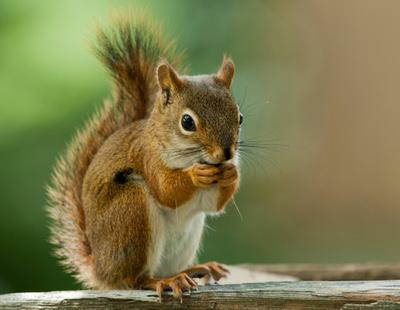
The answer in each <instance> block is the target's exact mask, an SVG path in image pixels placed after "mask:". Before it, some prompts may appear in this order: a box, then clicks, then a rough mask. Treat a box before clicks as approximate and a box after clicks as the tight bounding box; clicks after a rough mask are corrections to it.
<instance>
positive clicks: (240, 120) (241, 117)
mask: <svg viewBox="0 0 400 310" xmlns="http://www.w3.org/2000/svg"><path fill="white" fill-rule="evenodd" d="M242 123H243V114H242V113H240V115H239V124H240V125H242Z"/></svg>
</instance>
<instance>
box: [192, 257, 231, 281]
mask: <svg viewBox="0 0 400 310" xmlns="http://www.w3.org/2000/svg"><path fill="white" fill-rule="evenodd" d="M184 272H185V273H187V274H188V275H189V276H190V277H191V278H201V279H204V282H205V283H206V284H208V283H210V281H211V279H213V280H214V281H215V282H217V281H219V280H220V279H221V278H226V277H227V276H228V275H229V270H228V269H227V268H226V267H225V266H224V265H222V264H220V263H217V262H208V263H204V264H199V265H194V266H192V267H191V268H189V269H187V270H185V271H184Z"/></svg>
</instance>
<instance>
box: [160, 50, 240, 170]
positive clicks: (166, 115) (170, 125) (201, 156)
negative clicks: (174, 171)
mask: <svg viewBox="0 0 400 310" xmlns="http://www.w3.org/2000/svg"><path fill="white" fill-rule="evenodd" d="M234 70H235V67H234V64H233V62H232V60H231V59H230V58H226V57H224V60H223V63H222V65H221V67H220V69H219V70H218V72H217V73H216V74H211V75H199V76H180V75H179V74H178V73H177V72H176V71H175V70H174V69H173V68H172V67H171V66H170V65H169V64H167V63H161V64H160V65H159V66H158V68H157V78H158V84H159V86H160V97H159V98H158V100H157V105H156V108H155V110H156V113H157V121H158V120H160V122H161V123H160V125H161V127H159V128H162V130H163V131H164V130H165V132H163V133H162V134H163V138H165V136H167V139H163V140H165V141H163V145H162V148H163V150H162V154H163V158H164V160H165V161H166V162H167V164H168V166H170V167H171V168H172V167H174V168H185V167H188V166H190V165H192V164H194V163H209V164H220V163H223V162H226V161H229V160H237V144H238V139H239V131H240V125H241V123H242V120H243V117H242V115H241V114H240V111H239V107H238V105H237V104H236V103H235V101H234V99H233V97H232V94H231V90H230V88H231V83H232V80H233V75H234ZM160 130H161V129H160Z"/></svg>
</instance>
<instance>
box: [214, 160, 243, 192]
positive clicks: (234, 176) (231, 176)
mask: <svg viewBox="0 0 400 310" xmlns="http://www.w3.org/2000/svg"><path fill="white" fill-rule="evenodd" d="M238 179H239V171H238V169H237V167H236V166H235V165H234V164H225V165H224V166H223V167H222V173H221V177H220V179H219V180H218V184H219V185H220V186H222V187H228V186H230V185H232V184H234V183H235V182H237V181H238Z"/></svg>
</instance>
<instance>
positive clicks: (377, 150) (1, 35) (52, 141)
mask: <svg viewBox="0 0 400 310" xmlns="http://www.w3.org/2000/svg"><path fill="white" fill-rule="evenodd" d="M384 3H385V6H380V3H379V2H378V1H373V0H367V1H361V0H358V1H357V0H353V1H345V0H341V1H335V2H334V1H325V0H321V1H318V0H305V1H302V2H301V3H300V2H299V1H278V0H276V1H256V0H253V1H238V0H237V1H211V0H209V1H185V0H175V1H134V2H133V1H101V0H97V1H94V0H89V1H77V0H73V1H67V0H62V1H50V0H41V1H13V0H2V1H1V2H0V293H4V292H15V291H46V290H63V289H72V288H77V287H78V285H76V284H74V282H73V280H72V278H71V277H70V276H68V275H66V274H65V273H64V272H63V271H62V269H61V267H59V266H58V264H57V261H56V259H55V258H54V257H53V256H52V255H51V254H50V253H51V247H50V245H49V244H48V242H47V240H48V236H49V233H48V229H47V226H48V219H47V218H46V214H45V209H44V206H45V205H46V196H45V185H46V184H47V183H48V182H49V178H50V175H51V170H52V166H53V165H54V162H55V159H56V157H57V155H58V154H60V153H61V152H62V151H63V150H65V146H66V143H67V142H68V141H69V140H70V139H71V137H72V135H73V134H74V132H75V130H76V129H77V128H78V127H79V126H82V124H83V122H84V121H85V120H86V119H87V118H88V117H89V116H90V115H91V113H92V112H93V111H94V110H95V109H96V107H98V106H99V105H100V104H101V103H102V100H103V98H105V97H107V96H108V95H109V92H110V81H109V79H108V78H107V76H106V74H105V72H104V70H103V68H101V66H100V64H99V63H98V62H97V61H96V59H95V58H94V57H93V56H92V55H91V54H90V51H89V47H88V46H89V41H90V40H91V38H92V34H93V31H92V30H93V26H94V24H95V23H96V22H98V21H100V22H101V21H104V20H107V14H108V12H109V11H110V9H113V8H132V7H144V8H145V9H146V10H147V11H148V12H150V14H151V15H153V16H154V18H155V19H156V20H160V21H162V22H163V24H164V26H165V29H166V32H168V34H170V35H172V36H175V37H176V38H177V41H178V44H179V46H180V47H182V48H184V49H186V52H187V63H188V65H189V68H190V73H192V74H199V73H208V72H213V71H215V70H216V69H217V68H218V66H219V64H220V61H221V59H222V55H223V53H229V54H230V55H232V57H233V58H234V60H235V63H236V68H237V75H236V78H235V82H234V93H235V96H236V98H237V99H238V101H240V102H241V105H242V110H243V114H244V117H245V121H244V137H245V138H246V137H247V138H249V139H255V140H258V141H263V142H266V143H271V147H270V148H268V149H263V150H258V151H255V153H254V154H253V155H252V156H251V157H249V158H248V159H247V160H246V161H244V162H243V181H242V187H241V191H240V193H239V194H238V195H237V198H236V203H237V205H238V207H239V209H240V213H241V215H239V212H237V210H236V209H235V207H234V206H230V207H229V208H228V210H227V213H226V214H225V215H224V216H222V217H219V218H215V219H210V221H209V223H208V225H209V228H208V229H207V231H206V233H205V237H204V243H203V248H202V251H201V254H200V260H201V261H206V260H219V261H223V262H225V263H230V264H234V263H243V262H252V263H286V262H297V263H303V262H338V263H340V262H365V261H396V260H397V259H398V257H399V256H400V247H399V246H398V244H397V243H398V242H397V239H398V236H399V233H400V225H399V224H398V222H399V221H398V220H399V219H400V208H399V201H400V194H399V190H398V189H399V188H400V187H399V186H400V184H399V183H400V177H399V176H400V165H399V164H398V158H399V155H400V145H399V143H398V139H397V138H398V136H399V120H398V115H399V113H398V112H400V108H399V106H400V105H399V93H398V76H399V73H400V68H399V67H400V62H399V57H398V55H399V54H400V46H399V43H398V42H397V41H398V34H397V33H396V29H399V26H400V25H399V24H400V22H399V19H398V17H397V16H396V12H398V11H399V8H400V3H399V2H398V1H392V0H388V1H385V2H384ZM278 144H279V145H278Z"/></svg>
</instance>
